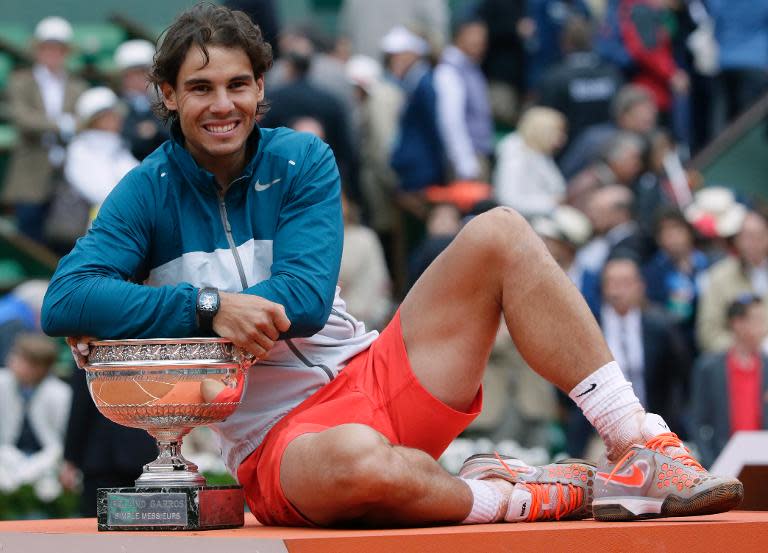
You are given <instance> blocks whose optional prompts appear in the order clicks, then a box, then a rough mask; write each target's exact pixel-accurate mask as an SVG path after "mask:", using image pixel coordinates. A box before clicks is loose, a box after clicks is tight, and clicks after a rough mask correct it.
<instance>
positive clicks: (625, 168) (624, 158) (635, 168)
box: [608, 145, 643, 184]
mask: <svg viewBox="0 0 768 553" xmlns="http://www.w3.org/2000/svg"><path fill="white" fill-rule="evenodd" d="M642 156H643V154H642V152H641V151H640V150H638V149H637V148H635V147H634V146H629V145H628V146H627V147H625V148H624V149H623V151H622V152H621V153H620V154H619V155H617V156H616V157H614V158H613V159H611V160H609V162H608V164H609V165H610V167H611V169H612V170H613V172H614V174H615V175H616V179H617V180H618V181H619V182H620V183H622V184H632V182H633V181H634V180H635V179H636V178H637V177H638V175H640V172H641V171H642V170H643V157H642Z"/></svg>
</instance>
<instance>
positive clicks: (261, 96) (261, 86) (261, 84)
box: [256, 75, 264, 102]
mask: <svg viewBox="0 0 768 553" xmlns="http://www.w3.org/2000/svg"><path fill="white" fill-rule="evenodd" d="M256 86H257V87H258V88H259V102H263V101H264V75H262V76H261V77H259V78H258V79H256Z"/></svg>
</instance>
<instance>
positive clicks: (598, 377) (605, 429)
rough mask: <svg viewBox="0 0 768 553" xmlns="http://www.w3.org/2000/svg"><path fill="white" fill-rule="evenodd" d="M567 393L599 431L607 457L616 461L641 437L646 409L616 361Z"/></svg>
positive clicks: (604, 366)
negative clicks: (616, 458)
mask: <svg viewBox="0 0 768 553" xmlns="http://www.w3.org/2000/svg"><path fill="white" fill-rule="evenodd" d="M568 396H569V397H570V398H571V399H572V400H573V401H575V402H576V405H578V406H579V408H580V409H581V411H582V412H583V413H584V416H585V417H587V420H588V421H589V422H590V423H591V424H592V426H594V427H595V430H597V433H598V434H600V437H601V438H602V439H603V441H604V442H605V445H606V448H607V449H608V458H609V459H611V460H615V457H616V456H617V455H620V454H621V453H623V452H624V450H626V449H627V448H628V447H629V446H631V445H633V443H635V442H636V441H637V440H638V439H641V438H642V432H641V427H642V424H643V419H644V415H645V410H644V409H643V406H642V405H640V400H638V399H637V396H636V395H635V392H634V391H633V390H632V384H631V383H630V382H628V381H627V379H626V378H624V374H623V373H622V372H621V369H620V368H619V365H618V364H617V363H616V361H611V362H610V363H608V364H607V365H603V366H602V367H600V368H599V369H598V370H596V371H595V372H593V373H592V374H590V375H589V376H588V377H587V378H585V379H584V380H582V381H581V382H579V383H578V384H577V385H576V386H575V387H574V388H573V390H571V391H570V393H569V394H568Z"/></svg>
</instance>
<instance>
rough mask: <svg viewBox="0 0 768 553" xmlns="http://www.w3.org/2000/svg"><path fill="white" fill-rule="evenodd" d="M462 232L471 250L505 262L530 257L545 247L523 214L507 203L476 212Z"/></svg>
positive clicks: (539, 252) (541, 251) (529, 259)
mask: <svg viewBox="0 0 768 553" xmlns="http://www.w3.org/2000/svg"><path fill="white" fill-rule="evenodd" d="M462 234H464V235H465V240H467V241H468V242H469V244H470V246H471V247H472V249H473V250H474V251H476V252H482V255H484V256H488V257H491V258H494V259H499V260H501V261H504V262H507V261H509V260H510V259H512V260H514V259H525V260H526V261H531V257H530V256H531V255H536V254H542V253H544V251H545V248H544V245H543V244H542V242H541V240H540V239H539V238H538V236H537V235H536V233H535V232H534V230H533V229H532V228H531V226H530V225H529V224H528V222H527V221H526V220H525V218H524V217H523V216H522V215H520V214H519V213H518V212H516V211H515V210H514V209H512V208H509V207H497V208H494V209H492V210H490V211H487V212H485V213H483V214H481V215H478V216H477V217H475V218H474V219H472V221H470V222H469V224H467V226H466V227H465V228H464V230H463V231H462Z"/></svg>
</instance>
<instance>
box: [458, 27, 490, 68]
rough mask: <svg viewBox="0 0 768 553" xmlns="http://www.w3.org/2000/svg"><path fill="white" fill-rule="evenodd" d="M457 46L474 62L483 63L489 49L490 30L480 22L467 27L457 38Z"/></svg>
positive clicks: (463, 28)
mask: <svg viewBox="0 0 768 553" xmlns="http://www.w3.org/2000/svg"><path fill="white" fill-rule="evenodd" d="M456 46H457V47H458V48H459V49H460V50H461V51H463V52H464V53H465V54H466V55H467V56H468V57H469V58H470V59H471V60H473V61H474V62H476V63H480V62H482V61H483V58H484V57H485V50H486V48H487V47H488V29H487V28H486V26H485V25H484V24H483V23H480V22H473V23H469V24H467V25H465V26H464V27H462V29H461V31H459V33H458V35H457V36H456Z"/></svg>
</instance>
